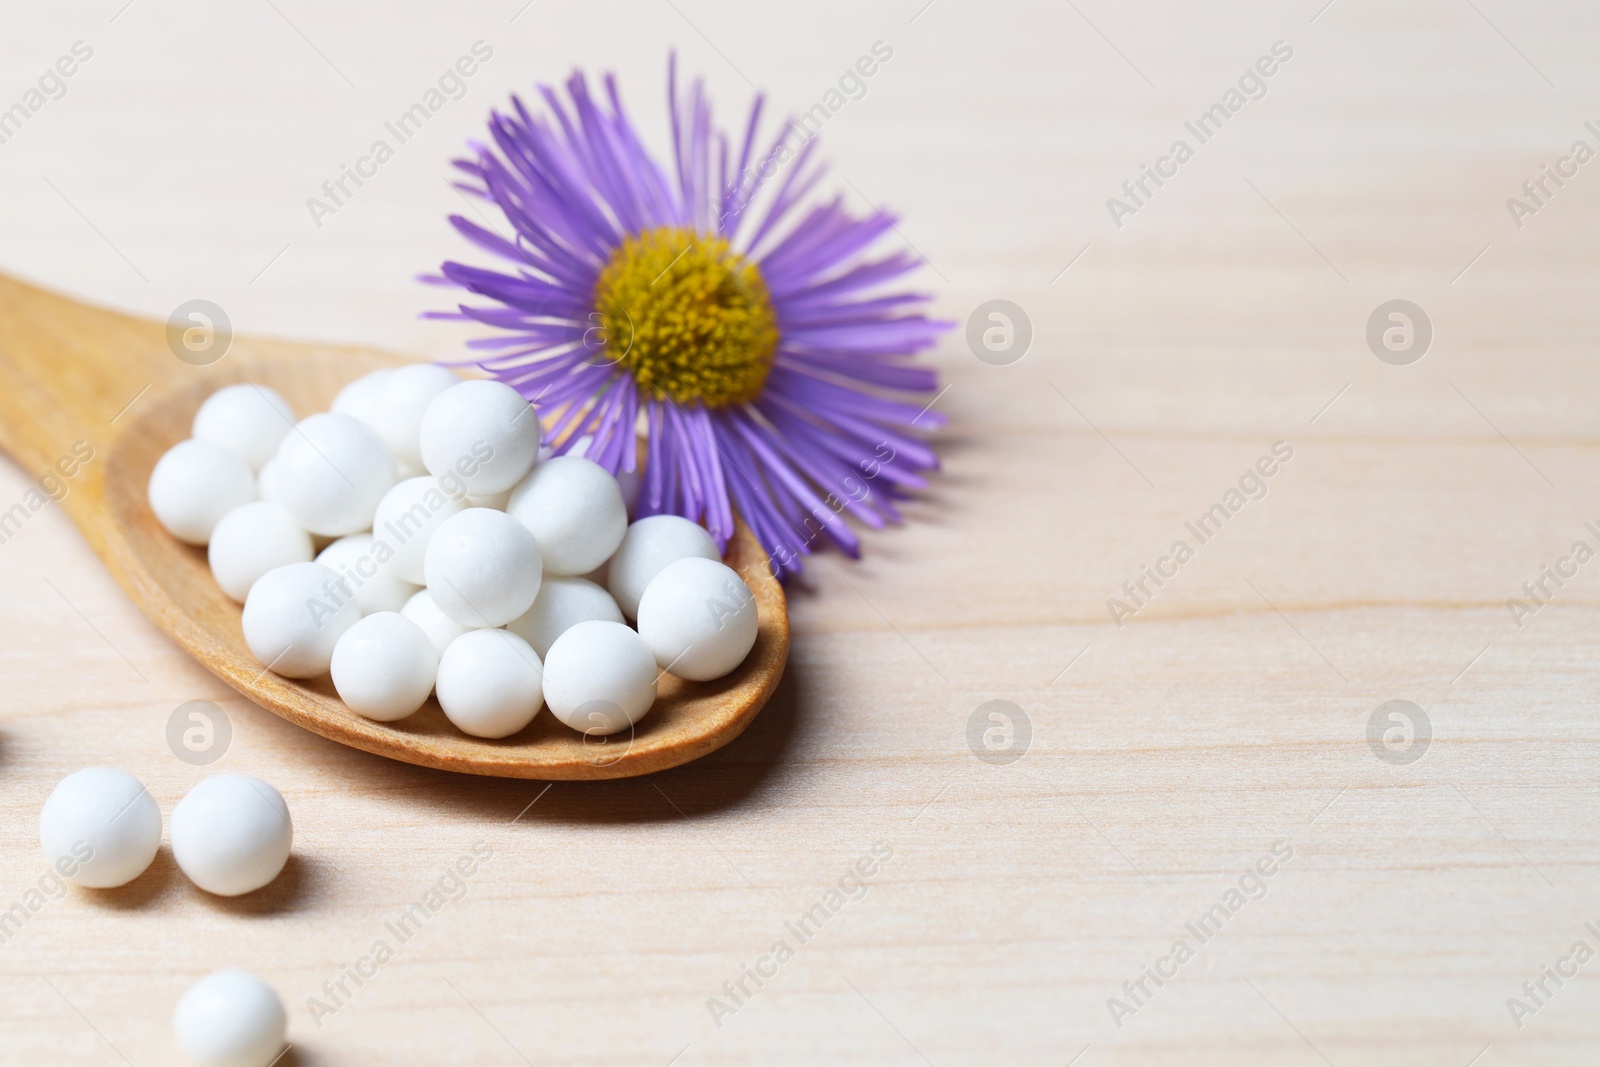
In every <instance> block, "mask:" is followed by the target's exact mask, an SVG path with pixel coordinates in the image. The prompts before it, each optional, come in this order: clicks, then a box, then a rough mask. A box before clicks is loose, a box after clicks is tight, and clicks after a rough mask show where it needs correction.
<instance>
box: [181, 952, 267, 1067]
mask: <svg viewBox="0 0 1600 1067" xmlns="http://www.w3.org/2000/svg"><path fill="white" fill-rule="evenodd" d="M172 1029H173V1030H174V1032H176V1034H177V1035H178V1044H179V1045H180V1046H181V1047H182V1048H183V1051H184V1054H185V1055H186V1056H188V1057H189V1059H190V1060H191V1061H192V1062H193V1063H195V1064H196V1065H197V1067H269V1065H270V1064H271V1063H273V1062H274V1061H275V1060H277V1058H278V1056H279V1055H280V1054H281V1053H282V1052H283V1046H284V1042H285V1041H286V1039H287V1037H288V1030H289V1017H288V1015H287V1014H286V1013H285V1012H284V1010H283V1002H282V1001H281V1000H279V999H278V994H276V993H274V992H273V991H272V989H271V988H270V987H269V986H268V985H267V984H266V983H265V982H263V981H262V980H261V979H259V978H257V977H256V976H255V975H253V974H251V973H250V972H249V971H242V970H240V969H239V968H237V967H228V968H225V969H223V970H220V971H213V972H212V973H211V974H208V975H206V976H205V977H204V978H202V979H200V980H199V981H198V982H196V983H195V984H194V985H192V986H190V987H189V989H188V991H187V992H185V993H184V994H183V996H182V998H180V999H179V1001H178V1007H177V1009H176V1010H174V1011H173V1013H172Z"/></svg>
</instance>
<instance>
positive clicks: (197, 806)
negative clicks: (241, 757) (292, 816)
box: [172, 774, 294, 897]
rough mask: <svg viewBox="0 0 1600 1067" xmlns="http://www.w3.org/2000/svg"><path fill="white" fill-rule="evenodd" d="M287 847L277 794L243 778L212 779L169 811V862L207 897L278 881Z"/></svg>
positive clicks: (290, 833) (285, 819) (289, 831)
mask: <svg viewBox="0 0 1600 1067" xmlns="http://www.w3.org/2000/svg"><path fill="white" fill-rule="evenodd" d="M293 844H294V824H293V823H291V822H290V820H289V805H288V804H286V803H284V800H283V794H281V793H279V792H278V791H277V790H276V789H274V788H272V786H270V785H268V784H267V783H266V782H263V781H262V780H261V779H259V778H252V777H251V776H250V775H248V774H216V775H212V776H211V777H210V778H206V779H204V780H203V781H201V783H200V784H199V785H197V786H195V787H194V788H193V789H191V790H189V792H188V794H187V795H186V796H185V797H184V798H183V799H182V800H180V801H178V804H177V806H176V807H174V808H173V809H172V858H173V859H175V860H177V861H178V866H179V867H180V868H181V869H182V870H183V873H184V874H186V875H188V876H189V880H190V881H192V882H194V884H195V885H197V886H199V887H200V888H201V889H204V890H205V891H206V892H207V893H215V894H217V895H218V896H222V897H236V896H239V895H240V894H242V893H250V892H254V891H255V890H257V889H260V888H261V887H262V886H264V885H266V884H267V883H268V882H270V881H272V880H273V879H274V878H276V877H278V872H280V871H282V870H283V865H284V864H285V863H287V862H288V860H289V849H290V847H291V846H292V845H293Z"/></svg>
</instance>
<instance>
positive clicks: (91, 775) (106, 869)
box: [39, 767, 161, 889]
mask: <svg viewBox="0 0 1600 1067" xmlns="http://www.w3.org/2000/svg"><path fill="white" fill-rule="evenodd" d="M39 844H40V846H42V847H43V849H44V856H45V859H46V860H48V861H49V862H50V866H51V867H53V868H54V869H55V872H56V873H57V874H59V875H60V876H61V877H62V878H65V879H66V880H67V881H69V882H73V883H75V884H77V885H82V886H88V887H90V888H92V889H108V888H110V887H112V886H118V885H126V884H127V883H129V882H131V881H133V880H134V879H135V878H137V877H139V875H141V874H143V873H144V871H145V868H146V867H149V866H150V861H151V860H153V859H155V857H156V849H158V848H160V847H161V809H160V808H159V807H157V806H156V802H155V799H154V798H153V797H151V795H150V792H149V790H147V789H145V787H144V786H143V785H142V784H141V783H140V781H139V779H137V778H135V777H134V776H133V775H131V774H128V773H126V772H124V771H118V770H113V769H112V768H110V767H88V768H85V769H84V770H81V771H76V772H74V773H72V774H69V775H67V776H66V777H65V778H63V779H61V781H60V783H59V784H57V785H56V787H55V789H54V790H53V791H52V792H51V794H50V798H49V799H48V800H46V801H45V802H44V808H43V809H42V810H41V811H40V812H39Z"/></svg>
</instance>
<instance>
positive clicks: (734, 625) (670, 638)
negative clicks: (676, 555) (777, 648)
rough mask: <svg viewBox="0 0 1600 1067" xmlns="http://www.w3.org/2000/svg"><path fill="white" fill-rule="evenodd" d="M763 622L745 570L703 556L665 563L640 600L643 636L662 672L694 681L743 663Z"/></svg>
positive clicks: (640, 627)
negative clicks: (758, 617) (744, 577)
mask: <svg viewBox="0 0 1600 1067" xmlns="http://www.w3.org/2000/svg"><path fill="white" fill-rule="evenodd" d="M757 623H758V620H757V618H756V598H755V595H754V594H753V593H751V592H750V587H749V586H747V585H745V584H744V581H743V580H742V579H741V578H740V577H739V573H738V572H737V571H735V570H734V569H733V568H732V567H730V566H728V565H727V564H725V563H721V562H718V561H716V560H709V559H701V558H699V557H698V556H692V557H690V558H688V559H680V560H678V562H676V563H670V564H668V565H667V566H665V567H663V568H662V569H661V573H660V574H658V575H656V576H655V578H654V579H653V580H652V581H651V582H650V584H649V585H648V586H646V587H645V591H644V596H642V597H640V598H639V636H640V637H642V638H644V643H645V644H647V645H649V646H650V651H651V652H652V653H654V654H655V657H656V663H657V664H658V665H659V666H660V667H661V669H662V670H664V671H669V672H671V673H672V674H676V675H677V676H678V677H679V678H683V679H686V680H688V681H691V682H709V681H711V680H712V679H713V678H721V677H722V676H723V675H725V674H727V673H728V672H730V671H732V670H733V669H734V668H735V667H737V666H738V665H739V664H741V663H743V662H744V658H745V657H746V656H747V655H749V654H750V649H751V647H752V646H753V645H755V643H756V629H757Z"/></svg>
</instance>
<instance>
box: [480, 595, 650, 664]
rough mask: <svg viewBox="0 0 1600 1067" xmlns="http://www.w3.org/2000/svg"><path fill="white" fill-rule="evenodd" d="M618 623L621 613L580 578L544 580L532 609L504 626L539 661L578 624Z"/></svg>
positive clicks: (612, 602) (607, 598) (611, 601)
mask: <svg viewBox="0 0 1600 1067" xmlns="http://www.w3.org/2000/svg"><path fill="white" fill-rule="evenodd" d="M595 619H600V620H603V621H606V622H621V621H622V611H621V610H620V609H619V608H618V607H617V602H616V601H615V600H612V599H611V594H610V593H608V592H606V591H605V590H604V589H602V588H600V587H599V586H598V585H595V584H594V583H593V582H591V581H587V580H585V579H583V578H552V577H546V578H545V579H544V581H542V582H541V583H540V584H539V595H538V596H537V597H535V598H534V600H533V607H531V608H529V609H528V610H527V611H526V612H525V613H524V614H522V615H521V616H519V617H517V618H515V619H512V620H511V621H510V622H508V623H506V629H508V630H510V631H511V632H512V633H514V634H516V635H517V636H518V637H520V638H522V639H523V640H524V641H526V642H528V644H530V645H532V646H533V650H534V651H535V652H537V653H539V657H540V658H541V659H543V658H544V657H545V656H546V655H548V654H549V652H550V646H551V645H553V644H554V643H555V640H556V638H558V637H560V636H561V635H562V634H564V633H566V632H567V631H568V630H570V629H572V627H574V626H576V625H578V623H580V622H590V621H592V620H595Z"/></svg>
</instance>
